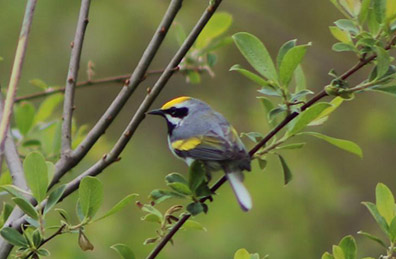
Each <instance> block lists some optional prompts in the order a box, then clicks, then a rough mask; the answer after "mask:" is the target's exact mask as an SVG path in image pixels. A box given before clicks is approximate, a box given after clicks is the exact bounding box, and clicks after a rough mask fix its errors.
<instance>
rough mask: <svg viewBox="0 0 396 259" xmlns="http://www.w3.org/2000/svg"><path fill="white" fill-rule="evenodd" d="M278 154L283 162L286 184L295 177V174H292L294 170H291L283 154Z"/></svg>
mask: <svg viewBox="0 0 396 259" xmlns="http://www.w3.org/2000/svg"><path fill="white" fill-rule="evenodd" d="M278 156H279V160H280V162H281V166H282V170H283V176H284V179H285V185H286V184H288V183H289V182H290V181H291V180H292V179H293V175H292V172H291V171H290V168H289V166H288V165H287V163H286V160H285V159H284V158H283V156H281V155H278Z"/></svg>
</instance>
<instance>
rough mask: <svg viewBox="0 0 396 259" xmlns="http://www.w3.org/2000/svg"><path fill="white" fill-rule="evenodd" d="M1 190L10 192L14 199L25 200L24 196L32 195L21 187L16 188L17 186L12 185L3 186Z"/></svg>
mask: <svg viewBox="0 0 396 259" xmlns="http://www.w3.org/2000/svg"><path fill="white" fill-rule="evenodd" d="M0 188H1V189H3V190H4V191H6V192H8V193H9V194H10V195H11V196H13V197H19V198H23V196H24V195H30V193H28V192H26V191H24V190H22V189H21V188H19V187H16V186H15V185H11V184H7V185H2V186H0Z"/></svg>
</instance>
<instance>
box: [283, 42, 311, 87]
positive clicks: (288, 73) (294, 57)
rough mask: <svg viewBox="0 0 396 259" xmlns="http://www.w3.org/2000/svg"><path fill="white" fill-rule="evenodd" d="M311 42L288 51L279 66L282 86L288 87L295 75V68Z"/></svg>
mask: <svg viewBox="0 0 396 259" xmlns="http://www.w3.org/2000/svg"><path fill="white" fill-rule="evenodd" d="M309 46H311V43H308V44H306V45H299V46H295V47H293V48H291V49H290V50H289V51H288V52H286V54H285V56H284V57H283V59H282V62H281V64H280V67H279V80H280V83H281V85H282V86H284V87H287V86H288V85H289V83H290V80H291V79H292V77H293V73H294V70H295V69H296V68H297V66H298V65H299V64H300V63H301V61H302V59H303V58H304V56H305V53H306V52H307V48H308V47H309Z"/></svg>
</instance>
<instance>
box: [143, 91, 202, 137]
mask: <svg viewBox="0 0 396 259" xmlns="http://www.w3.org/2000/svg"><path fill="white" fill-rule="evenodd" d="M199 104H202V102H201V101H199V100H197V99H194V98H191V97H188V96H182V97H177V98H175V99H172V100H170V101H169V102H167V103H165V104H164V105H163V106H162V107H161V108H160V109H156V110H152V111H150V112H148V114H152V115H160V116H162V117H164V118H165V120H166V121H167V124H168V132H169V133H171V132H172V131H173V129H174V128H175V127H177V126H179V125H180V124H181V123H182V121H183V120H185V119H186V118H187V117H188V116H189V115H190V114H191V113H192V112H193V110H194V109H195V108H197V106H198V105H199Z"/></svg>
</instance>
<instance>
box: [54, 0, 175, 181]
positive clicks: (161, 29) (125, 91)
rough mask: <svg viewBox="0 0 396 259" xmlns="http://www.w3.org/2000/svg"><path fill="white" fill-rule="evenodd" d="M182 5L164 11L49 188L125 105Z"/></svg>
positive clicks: (80, 156) (78, 158)
mask: <svg viewBox="0 0 396 259" xmlns="http://www.w3.org/2000/svg"><path fill="white" fill-rule="evenodd" d="M181 5H182V0H172V2H171V3H170V5H169V7H168V10H167V11H166V13H165V15H164V17H163V19H162V21H161V23H160V24H159V26H158V28H157V30H156V32H155V34H154V36H153V38H152V39H151V41H150V43H149V44H148V46H147V48H146V50H145V51H144V53H143V56H142V57H141V59H140V61H139V63H138V65H137V67H136V69H135V70H134V71H133V73H132V75H131V77H130V79H129V80H127V81H126V83H125V85H124V87H123V88H122V89H121V91H120V93H119V94H118V95H117V97H116V98H115V99H114V100H113V102H112V104H111V105H110V106H109V107H108V109H107V110H106V111H105V113H104V114H103V115H102V117H101V118H100V119H99V121H98V122H97V123H96V124H95V126H94V127H93V128H92V129H91V130H90V131H89V133H88V134H87V136H86V138H85V139H84V140H83V141H82V142H81V144H80V145H79V146H78V147H77V148H76V150H74V151H73V152H72V154H71V156H70V159H68V160H67V161H65V160H62V159H61V160H59V161H58V162H57V163H56V165H55V168H56V170H55V175H54V178H53V180H52V182H51V184H50V188H51V187H52V186H53V185H54V184H55V183H57V182H58V181H59V179H60V178H61V177H62V176H63V175H64V174H65V173H66V172H67V171H68V170H69V169H70V168H72V167H73V166H75V165H76V164H77V163H78V162H79V161H81V159H82V158H83V157H84V156H85V155H86V154H87V152H88V151H89V150H90V149H91V147H92V146H93V145H94V144H95V143H96V141H97V140H98V139H99V137H100V136H101V135H102V134H103V133H104V132H105V131H106V129H107V128H108V127H109V126H110V124H111V123H112V121H113V120H114V118H115V117H116V116H117V115H118V113H119V112H120V110H121V109H122V107H123V106H124V105H125V103H126V101H127V100H128V99H129V97H130V96H131V95H132V93H133V92H134V91H135V90H136V88H137V87H138V85H139V83H140V82H141V81H142V79H143V78H144V75H145V73H146V71H147V69H148V67H149V65H150V64H151V61H152V60H153V58H154V56H155V54H156V53H157V51H158V49H159V47H160V45H161V43H162V41H163V39H164V38H165V35H166V34H167V32H168V29H169V27H170V26H171V24H172V22H173V20H174V18H175V17H176V14H177V13H178V11H179V10H180V8H181Z"/></svg>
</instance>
